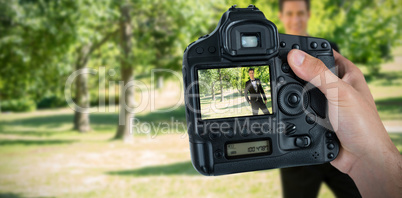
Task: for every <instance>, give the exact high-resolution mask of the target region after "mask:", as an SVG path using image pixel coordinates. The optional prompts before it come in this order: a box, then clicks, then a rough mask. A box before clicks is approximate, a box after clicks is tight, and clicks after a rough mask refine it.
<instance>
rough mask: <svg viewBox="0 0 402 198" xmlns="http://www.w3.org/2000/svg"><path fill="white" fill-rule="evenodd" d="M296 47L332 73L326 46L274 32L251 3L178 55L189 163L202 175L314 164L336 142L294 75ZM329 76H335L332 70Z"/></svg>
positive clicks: (322, 110)
mask: <svg viewBox="0 0 402 198" xmlns="http://www.w3.org/2000/svg"><path fill="white" fill-rule="evenodd" d="M292 49H300V50H303V51H305V52H307V53H308V54H310V55H312V56H314V57H317V58H319V59H320V60H321V61H322V62H324V63H325V65H326V66H327V67H328V68H329V69H330V70H331V71H332V72H334V71H333V70H334V68H335V67H334V66H335V63H334V58H333V53H332V49H331V46H330V44H329V42H328V41H326V40H324V39H320V38H313V37H303V36H293V35H286V34H278V30H277V28H276V26H275V24H274V23H272V22H271V21H269V20H267V19H266V18H265V16H264V14H263V13H262V12H261V11H260V10H258V9H257V8H256V7H255V6H253V5H250V6H249V7H247V8H236V6H232V7H231V8H229V10H228V11H226V12H225V13H224V14H223V16H222V18H221V19H220V22H219V24H218V26H217V27H216V29H215V30H214V31H213V32H212V33H210V34H207V35H204V36H201V37H200V38H199V39H198V40H197V41H195V42H193V43H191V44H190V45H189V46H188V47H187V48H186V50H185V51H184V56H183V79H184V88H185V104H186V118H187V127H188V134H189V141H190V149H191V158H192V162H193V165H194V167H195V169H196V170H197V171H198V172H199V173H201V174H203V175H224V174H231V173H238V172H246V171H255V170H263V169H272V168H282V167H291V166H301V165H312V164H321V163H324V162H329V161H332V160H333V159H335V158H336V156H337V155H338V152H339V146H340V144H339V141H338V139H337V138H336V136H335V133H334V132H333V130H332V128H331V125H330V123H329V118H328V113H327V109H328V108H327V100H326V98H325V95H324V94H322V93H321V91H320V90H319V89H318V88H316V87H314V86H312V85H311V84H310V83H307V82H305V81H303V80H301V79H300V78H298V77H297V76H296V75H295V74H294V73H293V72H292V70H291V69H290V67H289V65H288V64H287V54H288V52H289V51H290V50H292ZM334 73H335V72H334Z"/></svg>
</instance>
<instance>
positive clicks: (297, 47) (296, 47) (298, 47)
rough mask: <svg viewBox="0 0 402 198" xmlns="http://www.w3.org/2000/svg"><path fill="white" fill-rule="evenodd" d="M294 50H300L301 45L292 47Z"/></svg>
mask: <svg viewBox="0 0 402 198" xmlns="http://www.w3.org/2000/svg"><path fill="white" fill-rule="evenodd" d="M292 49H300V45H298V44H294V45H292Z"/></svg>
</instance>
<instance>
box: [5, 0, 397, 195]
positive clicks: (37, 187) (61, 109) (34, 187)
mask: <svg viewBox="0 0 402 198" xmlns="http://www.w3.org/2000/svg"><path fill="white" fill-rule="evenodd" d="M233 4H237V5H238V6H239V7H246V6H247V5H248V4H255V5H256V6H257V7H258V8H259V9H260V10H262V11H263V12H264V14H265V15H266V17H267V18H268V19H270V20H271V21H273V22H274V23H275V24H277V26H278V29H279V31H280V32H282V33H283V26H282V25H281V24H280V22H279V20H278V10H279V9H278V1H276V0H264V1H263V0H254V1H244V0H241V1H240V0H239V1H229V0H225V1H212V0H204V1H196V0H192V1H189V0H171V1H163V0H127V1H126V0H121V1H119V0H76V1H72V0H0V197H155V196H160V197H189V196H192V197H233V196H234V197H260V196H264V197H280V196H281V185H280V178H279V171H278V170H269V171H259V172H252V173H243V174H236V175H229V176H222V177H204V176H201V175H199V174H198V173H196V171H195V170H194V169H193V167H192V165H191V161H190V155H189V147H188V137H187V135H186V130H185V128H179V129H178V130H173V129H171V130H167V131H159V130H157V129H155V128H146V127H145V128H144V129H141V130H139V131H145V132H146V133H135V134H134V135H133V137H131V136H127V132H128V131H127V128H119V127H118V120H119V113H118V108H119V107H118V106H119V101H120V97H119V94H118V93H119V86H118V85H119V81H123V82H127V80H129V79H135V80H137V81H138V82H141V83H140V84H142V85H143V86H146V87H148V88H154V91H153V92H152V93H151V92H147V91H145V92H141V89H140V88H139V87H136V88H135V89H133V90H132V91H133V92H132V93H133V94H132V95H130V94H129V95H125V97H131V98H134V99H135V101H136V102H137V103H139V105H137V106H136V108H138V109H142V110H141V111H139V112H136V113H135V117H136V118H137V119H138V120H139V123H138V125H139V126H142V125H140V124H144V123H154V124H156V125H157V124H158V123H161V122H170V121H171V119H172V117H173V119H174V120H176V121H177V122H179V123H185V114H184V108H183V106H182V99H183V92H182V84H181V82H180V80H179V79H178V78H176V77H175V76H174V75H169V74H166V73H158V74H155V75H153V74H152V72H151V69H170V70H173V71H177V72H180V69H181V59H182V53H183V50H184V49H185V47H186V46H187V45H188V44H189V43H191V42H192V41H194V40H196V39H197V38H198V37H199V36H201V35H204V34H208V33H210V32H211V31H212V30H213V29H214V28H215V26H216V24H217V23H218V20H219V18H220V17H221V15H222V13H223V12H224V11H226V10H227V9H228V8H229V7H230V6H231V5H233ZM400 13H402V1H400V0H362V1H345V0H320V1H318V0H312V7H311V19H310V22H309V34H310V35H311V36H315V37H323V38H326V39H328V40H330V41H333V42H336V43H337V44H338V46H339V48H340V50H341V53H342V54H343V55H344V56H346V57H347V58H349V59H350V60H352V61H353V62H355V63H356V64H357V65H358V66H359V67H360V68H361V70H362V71H363V73H364V74H365V77H366V81H367V82H368V84H369V87H370V89H371V91H372V93H373V96H374V98H375V101H376V105H377V109H378V111H379V113H380V116H381V118H382V120H383V122H384V124H385V126H386V128H387V130H388V132H389V134H390V136H391V139H392V140H393V142H394V143H395V145H396V146H397V147H398V149H399V150H400V151H402V65H401V64H402V42H401V41H402V40H401V38H402V35H401V30H402V20H401V18H402V16H401V14H400ZM79 69H84V70H91V69H92V70H94V71H96V72H97V74H96V75H88V76H87V77H85V76H81V77H78V78H77V79H76V80H75V81H74V82H73V86H72V87H71V89H65V83H66V81H67V79H68V77H69V76H70V75H71V74H72V73H73V72H74V71H76V70H79ZM102 72H103V73H105V75H100V74H101V73H102ZM137 81H136V82H137ZM101 85H103V86H101ZM70 93H71V95H72V98H73V100H74V101H75V102H76V103H78V104H80V105H81V106H84V107H91V110H93V112H91V113H89V114H85V113H76V112H74V110H73V109H72V108H70V107H69V106H68V103H67V102H66V99H65V94H70ZM141 101H153V103H152V104H153V106H152V105H151V103H146V104H145V103H143V102H141ZM137 103H135V104H137ZM176 104H179V106H178V108H174V110H173V111H171V112H169V113H163V112H156V111H153V110H154V109H159V110H166V109H167V108H170V107H172V106H175V105H176ZM132 105H134V104H132ZM141 105H142V106H141ZM151 106H152V107H151ZM144 126H145V125H144ZM320 197H333V194H332V193H331V192H330V190H329V189H328V188H327V187H326V186H325V185H323V186H322V188H321V190H320Z"/></svg>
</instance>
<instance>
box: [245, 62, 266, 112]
mask: <svg viewBox="0 0 402 198" xmlns="http://www.w3.org/2000/svg"><path fill="white" fill-rule="evenodd" d="M248 75H249V76H250V80H248V81H247V82H246V87H245V89H244V96H245V97H246V100H247V102H248V103H249V104H250V105H251V109H252V111H253V115H258V111H259V110H260V109H261V111H262V112H263V113H264V114H269V111H268V109H267V106H266V104H267V97H266V96H265V92H264V89H263V88H262V85H261V81H260V79H258V78H254V69H252V68H250V69H249V70H248ZM248 93H250V98H249V97H248ZM261 95H262V97H261ZM262 98H264V102H263V101H262Z"/></svg>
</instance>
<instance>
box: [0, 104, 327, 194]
mask: <svg viewBox="0 0 402 198" xmlns="http://www.w3.org/2000/svg"><path fill="white" fill-rule="evenodd" d="M59 111H60V112H64V113H57V112H58V111H57V110H56V111H54V114H55V115H48V113H49V112H48V113H44V114H43V115H42V114H41V113H40V112H39V113H38V112H34V113H24V114H18V115H16V114H6V115H4V114H3V115H2V117H1V119H0V120H1V121H0V126H1V128H0V147H1V148H0V158H1V159H2V160H1V161H0V197H13V198H14V197H39V196H41V197H190V196H191V197H280V196H281V185H280V178H279V172H278V170H269V171H260V172H252V173H243V174H236V175H229V176H220V177H205V176H202V175H200V174H198V173H197V172H196V171H195V170H194V168H193V167H192V165H191V162H190V155H189V147H188V137H187V135H186V133H185V131H182V132H179V133H175V134H156V135H154V136H152V138H151V136H147V135H143V134H142V135H141V134H139V135H136V136H135V138H134V142H133V143H132V144H128V143H123V142H121V141H111V140H110V138H111V137H112V135H113V133H112V132H114V130H115V123H116V122H115V121H116V119H117V117H116V115H114V114H108V113H102V114H101V113H96V114H92V115H91V120H92V123H93V126H94V127H93V128H94V131H93V132H91V133H88V134H78V133H76V132H74V131H71V130H70V128H71V127H72V124H71V123H72V119H73V117H72V113H70V112H68V110H66V109H60V110H59ZM181 111H183V110H182V109H178V110H177V112H181ZM137 117H138V118H139V119H140V120H143V121H144V122H145V121H147V122H159V121H164V120H166V119H165V118H164V116H159V115H158V114H157V113H148V114H143V115H138V116H137ZM155 118H157V119H155ZM175 118H176V119H177V120H179V121H184V119H185V118H184V114H181V115H175ZM245 184H247V185H245ZM320 195H321V196H322V197H332V194H331V192H330V191H329V190H328V188H327V187H326V186H324V187H323V188H321V191H320Z"/></svg>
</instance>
